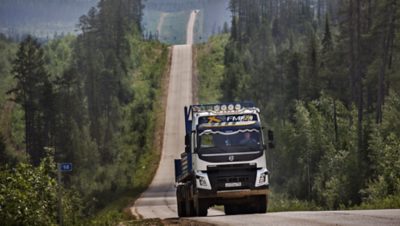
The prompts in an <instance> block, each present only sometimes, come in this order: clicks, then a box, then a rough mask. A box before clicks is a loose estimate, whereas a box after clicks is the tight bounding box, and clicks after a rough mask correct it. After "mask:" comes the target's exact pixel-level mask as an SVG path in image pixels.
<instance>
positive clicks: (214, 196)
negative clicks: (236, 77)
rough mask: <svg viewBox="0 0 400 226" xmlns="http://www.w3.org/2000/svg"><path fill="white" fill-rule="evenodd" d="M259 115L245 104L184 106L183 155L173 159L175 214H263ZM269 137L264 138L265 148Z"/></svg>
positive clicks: (263, 171)
mask: <svg viewBox="0 0 400 226" xmlns="http://www.w3.org/2000/svg"><path fill="white" fill-rule="evenodd" d="M259 113H260V111H259V109H258V108H256V107H255V106H254V104H252V103H249V102H244V103H224V104H206V105H192V106H189V107H185V125H186V126H185V127H186V136H185V145H186V147H185V151H184V152H183V153H182V154H181V159H176V160H175V174H176V175H175V176H176V186H177V194H176V195H177V205H178V215H179V216H180V217H182V216H196V215H197V216H206V215H207V209H208V208H209V207H211V206H214V205H223V206H224V209H225V213H226V214H239V213H265V212H266V209H267V200H268V191H269V180H268V174H269V172H268V169H267V165H266V149H267V148H268V147H267V145H266V142H265V141H264V135H263V133H264V131H263V127H262V125H261V120H260V115H259ZM272 140H273V135H272V132H269V133H268V142H267V143H269V145H268V146H269V147H272V146H273V145H272Z"/></svg>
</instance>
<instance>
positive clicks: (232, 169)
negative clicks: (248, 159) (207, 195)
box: [207, 164, 257, 191]
mask: <svg viewBox="0 0 400 226" xmlns="http://www.w3.org/2000/svg"><path fill="white" fill-rule="evenodd" d="M207 172H208V177H209V179H210V183H211V188H212V190H214V191H221V190H235V189H251V188H254V184H255V180H256V174H257V168H256V166H253V165H248V164H239V165H224V166H216V167H208V169H207Z"/></svg>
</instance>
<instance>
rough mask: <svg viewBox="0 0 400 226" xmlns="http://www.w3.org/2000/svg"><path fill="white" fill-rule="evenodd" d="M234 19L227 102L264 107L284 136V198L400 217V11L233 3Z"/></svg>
mask: <svg viewBox="0 0 400 226" xmlns="http://www.w3.org/2000/svg"><path fill="white" fill-rule="evenodd" d="M230 10H231V13H232V25H231V35H230V40H229V42H228V44H227V45H226V46H225V56H224V65H225V73H224V76H223V80H222V82H221V90H222V95H223V97H222V100H224V101H232V100H254V101H255V102H256V103H257V105H258V106H259V107H260V108H261V109H262V113H263V119H264V121H266V122H267V123H268V124H269V125H270V126H271V127H272V128H273V129H274V130H275V131H276V135H277V148H276V149H274V150H269V153H268V161H269V168H270V170H271V179H272V182H271V184H272V185H273V188H274V190H275V191H277V192H283V193H287V194H288V195H289V196H290V197H292V198H297V199H301V200H307V201H310V202H314V203H316V204H318V205H319V206H323V207H326V208H334V209H336V208H341V207H349V206H354V205H358V204H361V203H364V204H365V205H367V203H374V202H375V203H382V201H383V200H386V202H385V204H384V206H385V205H386V207H398V206H399V202H398V201H399V195H400V181H399V179H398V178H399V174H398V172H399V171H398V169H399V167H400V165H399V150H400V147H399V141H400V136H399V135H400V134H399V133H398V131H400V127H399V124H398V123H397V120H396V119H395V118H398V117H399V116H400V115H399V113H400V112H399V109H400V105H399V98H400V96H399V95H400V93H399V92H398V90H399V88H400V84H399V78H400V74H399V71H400V70H399V66H398V65H399V62H400V59H399V57H400V55H399V48H398V43H399V38H398V36H396V34H397V33H398V32H399V23H398V20H399V13H400V11H399V4H398V3H397V2H396V1H394V0H384V1H366V0H335V1H326V0H315V1H314V0H301V1H293V0H284V1H281V0H279V1H278V0H254V1H241V0H231V1H230ZM388 197H389V198H388ZM396 200H397V201H396Z"/></svg>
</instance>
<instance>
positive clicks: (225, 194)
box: [197, 185, 269, 199]
mask: <svg viewBox="0 0 400 226" xmlns="http://www.w3.org/2000/svg"><path fill="white" fill-rule="evenodd" d="M268 194H269V186H268V185H266V186H261V187H259V188H256V189H237V190H220V191H209V190H203V189H199V190H198V194H197V195H198V197H199V198H222V199H236V198H246V197H250V196H258V195H268Z"/></svg>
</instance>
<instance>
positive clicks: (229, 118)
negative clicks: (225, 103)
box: [199, 114, 257, 124]
mask: <svg viewBox="0 0 400 226" xmlns="http://www.w3.org/2000/svg"><path fill="white" fill-rule="evenodd" d="M249 121H257V116H256V115H254V114H244V115H213V116H207V117H201V118H200V119H199V124H203V123H221V122H249Z"/></svg>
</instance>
